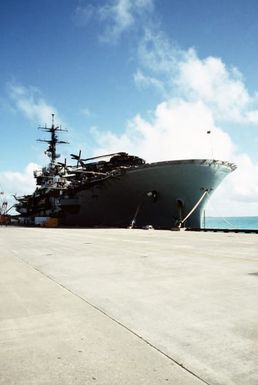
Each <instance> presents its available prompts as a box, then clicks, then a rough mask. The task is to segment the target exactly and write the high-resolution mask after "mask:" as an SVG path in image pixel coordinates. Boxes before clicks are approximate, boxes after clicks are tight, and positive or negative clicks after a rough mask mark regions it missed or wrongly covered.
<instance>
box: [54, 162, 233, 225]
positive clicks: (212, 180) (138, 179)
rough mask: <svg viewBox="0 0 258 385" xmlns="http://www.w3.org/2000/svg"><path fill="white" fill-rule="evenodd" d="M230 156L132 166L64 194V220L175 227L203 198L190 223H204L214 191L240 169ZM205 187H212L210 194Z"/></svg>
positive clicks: (67, 221) (209, 190)
mask: <svg viewBox="0 0 258 385" xmlns="http://www.w3.org/2000/svg"><path fill="white" fill-rule="evenodd" d="M234 168H235V166H234V165H233V164H231V163H228V162H222V161H215V160H179V161H167V162H158V163H151V164H146V165H142V166H135V167H132V168H128V169H127V170H126V171H125V173H124V174H123V175H120V176H118V177H114V178H111V179H108V180H107V181H105V182H103V183H102V184H97V185H95V186H90V187H87V188H85V189H83V190H81V191H79V192H77V193H76V195H75V196H74V197H73V199H72V200H71V201H69V200H65V199H62V200H60V204H61V208H62V211H61V212H62V214H61V216H60V219H59V223H60V225H64V226H85V227H96V226H99V227H129V226H131V225H133V226H134V227H144V226H148V225H151V226H153V227H154V228H161V229H162V228H163V229H168V228H173V227H175V226H176V225H177V224H178V223H179V222H180V221H182V220H183V219H184V218H185V217H186V216H187V215H188V214H189V212H190V211H191V210H192V209H193V208H194V206H195V205H196V203H197V202H198V201H199V200H200V199H201V197H202V196H203V199H202V200H201V202H200V204H199V205H198V207H197V208H196V209H195V211H194V212H193V213H192V214H191V215H190V216H189V218H188V219H187V221H185V222H184V226H187V227H194V228H199V227H200V225H201V215H202V211H203V208H204V206H205V204H206V202H207V199H208V198H209V196H210V194H212V192H213V191H214V190H215V189H216V187H217V186H218V185H219V184H220V182H221V181H222V180H223V179H224V177H225V176H226V175H227V174H229V173H230V172H231V171H232V170H234ZM205 191H207V193H206V194H205Z"/></svg>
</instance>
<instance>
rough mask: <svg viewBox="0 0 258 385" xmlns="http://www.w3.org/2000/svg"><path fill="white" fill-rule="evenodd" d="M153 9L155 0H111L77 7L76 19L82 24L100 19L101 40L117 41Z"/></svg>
mask: <svg viewBox="0 0 258 385" xmlns="http://www.w3.org/2000/svg"><path fill="white" fill-rule="evenodd" d="M153 9H154V5H153V0H109V1H108V2H107V3H106V4H104V5H99V6H97V5H92V4H87V5H86V6H85V7H82V6H79V7H77V8H76V10H75V19H76V21H77V22H78V23H79V24H81V25H83V24H88V23H89V22H90V21H91V20H93V19H95V20H98V21H99V22H100V24H101V27H102V28H101V31H102V32H101V35H100V40H101V41H102V42H106V43H116V42H117V41H118V40H119V38H120V37H121V35H122V34H123V33H125V32H126V31H128V30H130V29H132V27H133V26H135V24H136V23H137V22H138V21H139V20H141V19H142V18H143V17H144V16H145V15H147V14H151V12H152V11H153Z"/></svg>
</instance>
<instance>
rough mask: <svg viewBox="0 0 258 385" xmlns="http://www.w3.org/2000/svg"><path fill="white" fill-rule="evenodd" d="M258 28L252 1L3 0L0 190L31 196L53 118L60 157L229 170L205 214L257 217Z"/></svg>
mask: <svg viewBox="0 0 258 385" xmlns="http://www.w3.org/2000/svg"><path fill="white" fill-rule="evenodd" d="M257 17H258V2H257V1H256V0H245V1H244V0H227V1H218V0H217V1H215V0H185V1H179V0H156V1H155V0H95V1H93V0H91V1H90V0H85V1H82V0H81V1H79V0H69V1H68V0H62V1H57V0H44V1H43V0H34V1H32V0H26V1H18V0H10V1H8V2H7V1H6V2H3V1H2V2H1V3H0V47H1V60H0V117H1V142H2V146H1V159H0V183H1V186H2V187H1V188H2V189H3V190H5V191H6V193H7V194H11V193H18V194H22V193H25V192H30V191H32V190H33V179H32V170H33V169H34V168H35V167H37V165H43V164H44V163H46V162H47V159H46V158H45V157H44V154H43V151H44V148H43V145H42V144H40V143H37V142H36V141H35V140H36V139H37V138H39V137H42V136H43V135H42V134H43V133H41V132H39V131H38V130H37V127H38V125H40V124H45V123H49V122H50V120H51V113H52V112H55V114H56V119H57V121H58V122H61V123H62V125H63V127H67V128H68V129H69V133H68V134H67V135H66V137H63V139H67V140H69V142H70V145H68V146H63V147H62V148H61V149H60V151H61V152H62V153H63V154H64V156H67V155H68V154H69V153H71V152H76V151H78V150H79V149H80V148H81V149H82V151H83V154H84V155H85V156H88V155H92V154H98V153H100V152H101V151H110V150H112V151H113V150H114V151H123V150H125V151H129V152H132V153H135V154H138V155H140V156H142V157H144V158H146V160H148V161H154V160H155V161H157V160H164V159H177V158H193V157H195V158H203V157H205V158H206V157H207V158H210V157H213V156H214V157H215V158H219V159H222V160H230V161H233V162H235V163H237V165H238V170H237V171H236V172H235V173H234V174H232V176H230V177H228V178H227V180H225V183H223V185H222V186H221V188H220V189H219V190H218V192H216V194H214V197H213V198H212V199H211V205H209V206H208V213H210V214H211V215H215V214H217V215H219V214H221V215H258V152H257V147H258V54H257V52H258V47H257V46H258V23H257ZM207 130H211V132H212V134H211V136H209V137H207V134H206V132H207Z"/></svg>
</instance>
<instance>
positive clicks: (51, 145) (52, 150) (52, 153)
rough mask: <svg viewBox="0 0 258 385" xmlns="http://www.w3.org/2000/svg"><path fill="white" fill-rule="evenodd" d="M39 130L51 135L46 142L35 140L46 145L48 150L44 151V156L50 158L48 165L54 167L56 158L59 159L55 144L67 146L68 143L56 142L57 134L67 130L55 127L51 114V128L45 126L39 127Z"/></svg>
mask: <svg viewBox="0 0 258 385" xmlns="http://www.w3.org/2000/svg"><path fill="white" fill-rule="evenodd" d="M39 129H40V130H43V131H47V132H50V134H51V137H50V139H49V140H47V139H37V140H38V142H45V143H48V148H47V149H46V151H45V154H46V155H47V156H48V157H49V158H50V164H51V165H55V164H56V160H57V158H59V156H60V155H59V154H57V152H56V145H57V144H68V142H65V141H63V140H58V132H61V131H64V132H67V130H66V129H63V128H62V127H61V125H60V126H56V125H55V114H52V124H51V127H47V125H45V127H41V126H39Z"/></svg>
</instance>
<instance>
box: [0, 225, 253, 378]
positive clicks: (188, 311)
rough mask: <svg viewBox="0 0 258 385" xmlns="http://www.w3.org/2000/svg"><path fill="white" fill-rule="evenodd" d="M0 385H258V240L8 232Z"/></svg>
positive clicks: (3, 241) (0, 285)
mask: <svg viewBox="0 0 258 385" xmlns="http://www.w3.org/2000/svg"><path fill="white" fill-rule="evenodd" d="M0 272H1V276H0V385H68V384H69V385H88V384H98V385H141V384H144V385H159V384H171V385H172V384H173V385H201V384H210V385H257V384H258V236H257V234H235V233H194V232H186V231H180V232H179V231H177V232H173V231H155V230H125V229H121V230H115V229H41V228H16V227H1V228H0Z"/></svg>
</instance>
